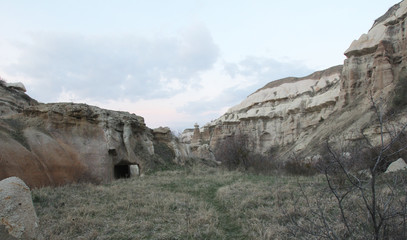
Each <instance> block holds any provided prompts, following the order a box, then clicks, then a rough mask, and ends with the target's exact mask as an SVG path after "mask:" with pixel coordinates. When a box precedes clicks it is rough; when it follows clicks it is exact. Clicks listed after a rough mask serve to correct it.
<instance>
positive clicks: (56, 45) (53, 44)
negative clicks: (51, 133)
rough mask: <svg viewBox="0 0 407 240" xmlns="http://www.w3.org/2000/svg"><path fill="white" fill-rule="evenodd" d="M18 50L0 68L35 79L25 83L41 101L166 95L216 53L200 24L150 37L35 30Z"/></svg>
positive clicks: (179, 87) (191, 77) (183, 84)
mask: <svg viewBox="0 0 407 240" xmlns="http://www.w3.org/2000/svg"><path fill="white" fill-rule="evenodd" d="M20 50H21V54H20V56H19V59H18V61H17V63H14V64H11V65H10V66H8V67H7V68H6V71H7V72H8V73H9V74H8V75H10V73H11V74H14V75H19V76H20V77H27V78H31V79H35V81H30V86H28V87H29V88H30V89H32V91H33V92H34V93H35V94H36V95H37V96H34V97H37V98H39V99H40V100H41V101H55V100H56V99H57V97H58V96H59V95H60V94H61V93H62V92H64V91H65V92H75V93H76V95H78V96H82V97H85V96H86V97H87V98H91V99H95V100H100V101H101V100H104V99H115V98H118V97H122V98H123V97H126V98H129V99H133V100H138V99H142V98H161V97H165V96H171V95H172V94H174V93H176V92H179V91H182V90H183V89H184V88H186V87H187V86H189V85H191V84H193V82H192V81H193V80H194V79H195V78H196V76H197V75H198V74H199V73H200V72H202V71H205V70H208V69H210V68H211V67H212V66H213V64H214V63H215V62H216V61H217V59H218V57H219V49H218V47H217V46H216V44H215V43H214V42H213V39H212V36H211V34H210V33H209V31H208V30H207V29H206V28H205V27H204V26H201V25H197V26H193V27H190V28H188V29H185V30H184V31H182V32H181V33H180V34H179V35H178V36H173V37H156V38H150V39H148V38H143V37H139V36H121V37H101V36H93V37H92V36H83V35H79V34H51V33H36V34H31V43H26V44H20Z"/></svg>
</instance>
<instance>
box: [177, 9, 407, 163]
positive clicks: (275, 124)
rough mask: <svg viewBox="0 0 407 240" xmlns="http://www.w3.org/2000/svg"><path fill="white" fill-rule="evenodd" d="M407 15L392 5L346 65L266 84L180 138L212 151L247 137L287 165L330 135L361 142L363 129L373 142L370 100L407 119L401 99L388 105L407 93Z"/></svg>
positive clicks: (311, 151) (256, 147) (355, 45)
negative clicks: (288, 158)
mask: <svg viewBox="0 0 407 240" xmlns="http://www.w3.org/2000/svg"><path fill="white" fill-rule="evenodd" d="M406 16H407V1H403V2H401V3H399V4H396V5H395V6H393V7H392V8H390V9H389V11H388V12H387V13H386V14H385V15H383V16H382V17H380V18H379V19H377V20H376V21H375V23H374V25H373V27H372V28H371V29H370V31H369V32H368V33H367V34H363V35H362V36H361V37H360V39H359V40H355V41H354V42H353V43H352V44H351V46H350V47H349V49H347V50H346V52H345V55H346V56H347V59H346V60H345V62H344V65H343V66H336V67H332V68H329V69H326V70H323V71H319V72H316V73H314V74H311V75H309V76H307V77H303V78H285V79H281V80H277V81H273V82H270V83H269V84H267V85H266V86H264V87H263V88H261V89H259V90H257V91H256V92H255V93H253V94H251V95H250V96H248V97H247V98H246V99H245V100H244V101H242V102H241V103H240V104H238V105H236V106H234V107H232V108H230V109H229V110H228V112H226V113H225V114H224V115H223V116H221V117H220V118H218V119H217V120H215V121H213V122H210V123H208V124H207V125H205V126H204V127H203V128H201V129H200V131H194V133H193V134H192V136H191V137H189V136H187V135H191V131H187V132H185V136H184V139H188V140H189V139H191V141H195V143H198V142H201V143H205V144H209V145H210V147H211V148H212V149H213V148H215V147H216V145H217V143H218V142H219V141H222V140H223V139H225V138H226V137H227V136H230V135H233V134H245V135H248V136H249V137H250V139H251V140H252V142H253V150H254V151H256V152H259V153H265V152H267V151H274V152H276V153H277V155H278V156H279V158H281V159H284V157H286V156H288V154H290V153H293V152H294V153H297V154H302V155H307V154H310V155H313V154H316V153H315V152H314V151H316V150H317V149H318V148H320V146H321V145H323V143H324V141H326V139H327V138H328V137H330V136H339V135H342V136H346V137H344V138H346V139H347V140H352V139H358V138H360V137H361V134H360V129H361V128H366V129H367V130H366V131H367V132H368V133H369V134H370V136H369V137H372V138H374V137H375V135H377V134H378V133H377V131H375V130H374V126H372V122H373V120H374V116H373V113H372V111H371V109H370V108H371V99H373V100H374V101H378V102H382V103H383V104H382V108H383V110H384V111H389V110H390V109H391V108H394V107H395V108H398V110H400V111H399V114H398V116H397V117H398V119H395V121H398V120H400V119H404V118H405V116H406V115H407V114H405V110H403V109H404V105H405V103H404V102H403V101H404V100H403V101H401V102H402V104H399V105H398V106H397V105H396V106H394V104H393V102H392V99H394V98H395V97H397V95H400V96H398V97H401V98H402V99H405V93H407V51H406V50H407V49H406V48H407V41H406ZM400 89H401V91H400ZM404 90H405V92H404ZM369 126H370V128H369ZM356 132H357V134H355V133H356Z"/></svg>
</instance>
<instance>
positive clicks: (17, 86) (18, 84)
mask: <svg viewBox="0 0 407 240" xmlns="http://www.w3.org/2000/svg"><path fill="white" fill-rule="evenodd" d="M5 85H6V87H8V88H13V89H16V90H19V91H23V92H27V89H25V86H24V84H23V83H21V82H15V83H6V84H5Z"/></svg>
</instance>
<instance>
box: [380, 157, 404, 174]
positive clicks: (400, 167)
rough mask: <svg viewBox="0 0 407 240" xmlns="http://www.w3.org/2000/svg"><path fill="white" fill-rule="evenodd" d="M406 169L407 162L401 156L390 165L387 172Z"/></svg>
mask: <svg viewBox="0 0 407 240" xmlns="http://www.w3.org/2000/svg"><path fill="white" fill-rule="evenodd" d="M405 169H407V164H406V162H405V161H404V160H403V159H402V158H399V159H397V161H394V162H392V163H391V164H390V165H389V167H388V168H387V170H386V172H385V173H391V172H397V171H400V170H405Z"/></svg>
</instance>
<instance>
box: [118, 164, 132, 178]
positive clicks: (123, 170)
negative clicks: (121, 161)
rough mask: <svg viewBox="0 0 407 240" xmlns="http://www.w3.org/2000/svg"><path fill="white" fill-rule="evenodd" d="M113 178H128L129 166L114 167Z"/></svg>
mask: <svg viewBox="0 0 407 240" xmlns="http://www.w3.org/2000/svg"><path fill="white" fill-rule="evenodd" d="M114 178H116V179H120V178H130V165H116V166H114Z"/></svg>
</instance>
